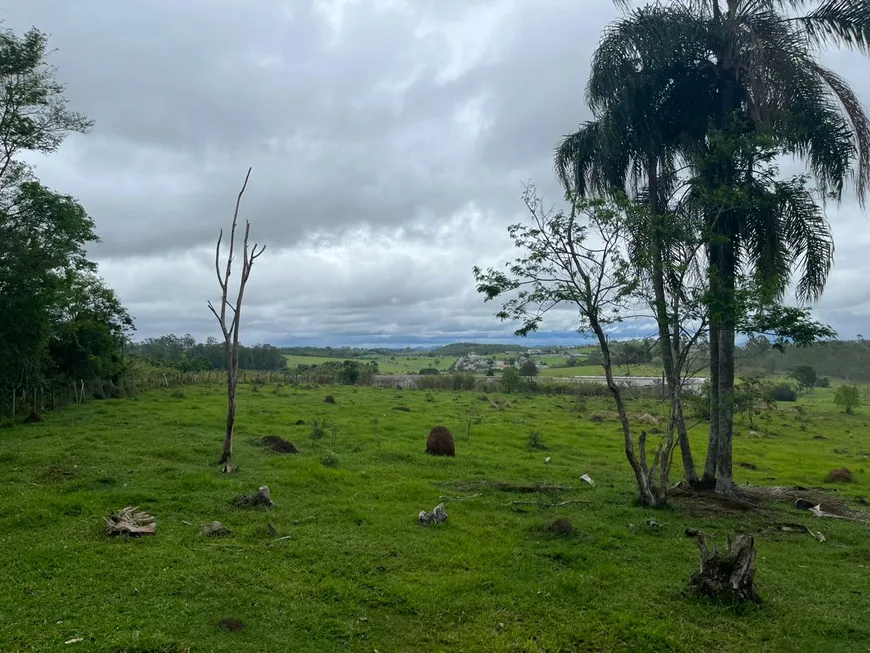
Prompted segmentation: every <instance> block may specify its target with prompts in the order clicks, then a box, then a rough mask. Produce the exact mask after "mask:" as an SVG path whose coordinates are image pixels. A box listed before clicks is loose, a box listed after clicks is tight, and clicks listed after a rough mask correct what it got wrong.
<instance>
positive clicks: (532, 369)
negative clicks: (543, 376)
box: [520, 361, 538, 376]
mask: <svg viewBox="0 0 870 653" xmlns="http://www.w3.org/2000/svg"><path fill="white" fill-rule="evenodd" d="M537 375H538V366H537V365H535V361H526V362H525V363H523V364H522V365H520V376H537Z"/></svg>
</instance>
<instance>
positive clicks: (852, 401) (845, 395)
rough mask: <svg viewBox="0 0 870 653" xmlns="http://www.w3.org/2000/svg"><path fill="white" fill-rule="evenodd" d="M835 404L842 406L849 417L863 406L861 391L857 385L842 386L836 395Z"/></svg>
mask: <svg viewBox="0 0 870 653" xmlns="http://www.w3.org/2000/svg"><path fill="white" fill-rule="evenodd" d="M834 403H835V404H836V405H837V406H840V407H841V408H842V409H843V411H844V412H845V413H846V414H847V415H851V414H852V411H853V410H854V409H855V408H857V407H858V406H860V405H861V391H860V390H859V389H858V386H857V385H841V386H840V387H838V388H837V390H836V392H835V393H834Z"/></svg>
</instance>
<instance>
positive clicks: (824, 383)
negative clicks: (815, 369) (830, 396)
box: [816, 376, 831, 388]
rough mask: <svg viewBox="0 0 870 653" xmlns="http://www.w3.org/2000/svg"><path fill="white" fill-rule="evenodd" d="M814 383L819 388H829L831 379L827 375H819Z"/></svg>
mask: <svg viewBox="0 0 870 653" xmlns="http://www.w3.org/2000/svg"><path fill="white" fill-rule="evenodd" d="M816 385H817V386H818V387H820V388H830V387H831V379H829V378H828V377H827V376H822V377H819V380H818V381H816Z"/></svg>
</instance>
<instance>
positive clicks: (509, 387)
mask: <svg viewBox="0 0 870 653" xmlns="http://www.w3.org/2000/svg"><path fill="white" fill-rule="evenodd" d="M519 386H520V371H519V370H518V369H517V368H515V367H506V368H505V369H504V371H503V372H502V373H501V389H502V390H504V391H505V392H514V391H515V390H518V389H519Z"/></svg>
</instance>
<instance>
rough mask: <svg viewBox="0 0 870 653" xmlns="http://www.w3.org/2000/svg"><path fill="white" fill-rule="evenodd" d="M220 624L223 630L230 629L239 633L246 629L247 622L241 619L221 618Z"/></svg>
mask: <svg viewBox="0 0 870 653" xmlns="http://www.w3.org/2000/svg"><path fill="white" fill-rule="evenodd" d="M218 626H219V627H220V628H221V629H223V630H228V631H230V632H231V633H237V632H239V631H241V630H244V629H245V624H244V623H243V622H242V620H241V619H232V618H230V619H221V620H220V621H218Z"/></svg>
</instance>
